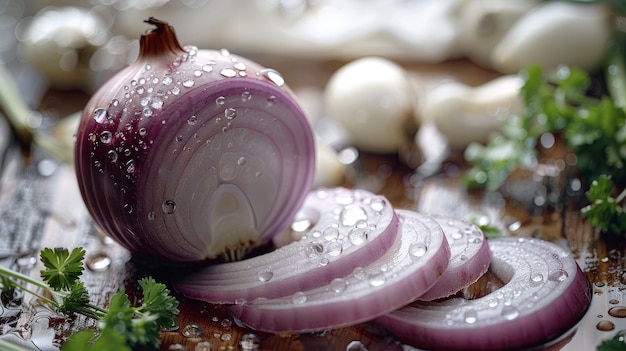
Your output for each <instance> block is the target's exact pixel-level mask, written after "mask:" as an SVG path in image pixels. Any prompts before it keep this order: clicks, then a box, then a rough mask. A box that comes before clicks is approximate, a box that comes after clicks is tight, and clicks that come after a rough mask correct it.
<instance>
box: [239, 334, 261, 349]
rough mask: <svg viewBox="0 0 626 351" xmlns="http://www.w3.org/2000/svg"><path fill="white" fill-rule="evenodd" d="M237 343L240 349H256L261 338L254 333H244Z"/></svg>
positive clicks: (259, 344) (259, 345)
mask: <svg viewBox="0 0 626 351" xmlns="http://www.w3.org/2000/svg"><path fill="white" fill-rule="evenodd" d="M239 345H240V346H241V349H242V350H257V349H258V348H259V347H261V340H260V339H259V337H258V336H256V335H255V334H252V333H249V334H244V335H242V336H241V339H240V340H239Z"/></svg>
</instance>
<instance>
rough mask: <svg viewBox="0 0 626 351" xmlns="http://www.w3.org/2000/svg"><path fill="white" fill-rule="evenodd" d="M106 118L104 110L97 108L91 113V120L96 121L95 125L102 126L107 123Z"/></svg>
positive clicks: (107, 115) (107, 116)
mask: <svg viewBox="0 0 626 351" xmlns="http://www.w3.org/2000/svg"><path fill="white" fill-rule="evenodd" d="M108 118H109V113H108V112H107V110H106V109H103V108H97V109H96V110H95V111H93V119H94V120H95V121H96V123H100V124H103V123H105V122H107V121H108Z"/></svg>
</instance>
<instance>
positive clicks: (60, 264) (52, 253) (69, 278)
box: [40, 247, 85, 291]
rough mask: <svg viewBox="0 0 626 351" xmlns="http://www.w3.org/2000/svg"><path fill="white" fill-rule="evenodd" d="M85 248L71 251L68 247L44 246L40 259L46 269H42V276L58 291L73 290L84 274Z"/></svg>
mask: <svg viewBox="0 0 626 351" xmlns="http://www.w3.org/2000/svg"><path fill="white" fill-rule="evenodd" d="M84 258H85V249H83V248H82V247H77V248H74V249H73V250H72V252H69V251H68V250H67V249H66V248H54V249H50V248H44V249H43V250H41V254H40V259H41V262H42V263H43V265H44V267H45V269H44V270H42V271H41V278H42V279H43V280H44V281H45V282H46V283H48V285H50V287H51V288H52V289H54V290H56V291H60V290H64V289H66V290H71V288H72V285H74V284H75V283H76V281H77V280H78V279H79V277H80V276H81V275H82V274H83V270H84V266H83V259H84Z"/></svg>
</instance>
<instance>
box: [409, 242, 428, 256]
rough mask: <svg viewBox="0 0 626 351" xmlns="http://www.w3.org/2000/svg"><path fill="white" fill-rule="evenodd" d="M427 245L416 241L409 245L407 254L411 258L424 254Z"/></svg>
mask: <svg viewBox="0 0 626 351" xmlns="http://www.w3.org/2000/svg"><path fill="white" fill-rule="evenodd" d="M427 251H428V247H427V246H426V244H424V243H423V242H421V241H416V242H414V243H412V244H411V245H410V246H409V255H411V257H413V258H419V257H422V256H424V255H425V254H426V252H427Z"/></svg>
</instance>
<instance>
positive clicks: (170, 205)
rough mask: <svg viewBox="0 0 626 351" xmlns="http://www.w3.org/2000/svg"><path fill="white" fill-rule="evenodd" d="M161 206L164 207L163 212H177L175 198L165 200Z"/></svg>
mask: <svg viewBox="0 0 626 351" xmlns="http://www.w3.org/2000/svg"><path fill="white" fill-rule="evenodd" d="M161 207H162V208H163V213H165V214H172V213H174V212H176V202H174V200H165V201H163V205H162V206H161Z"/></svg>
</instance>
